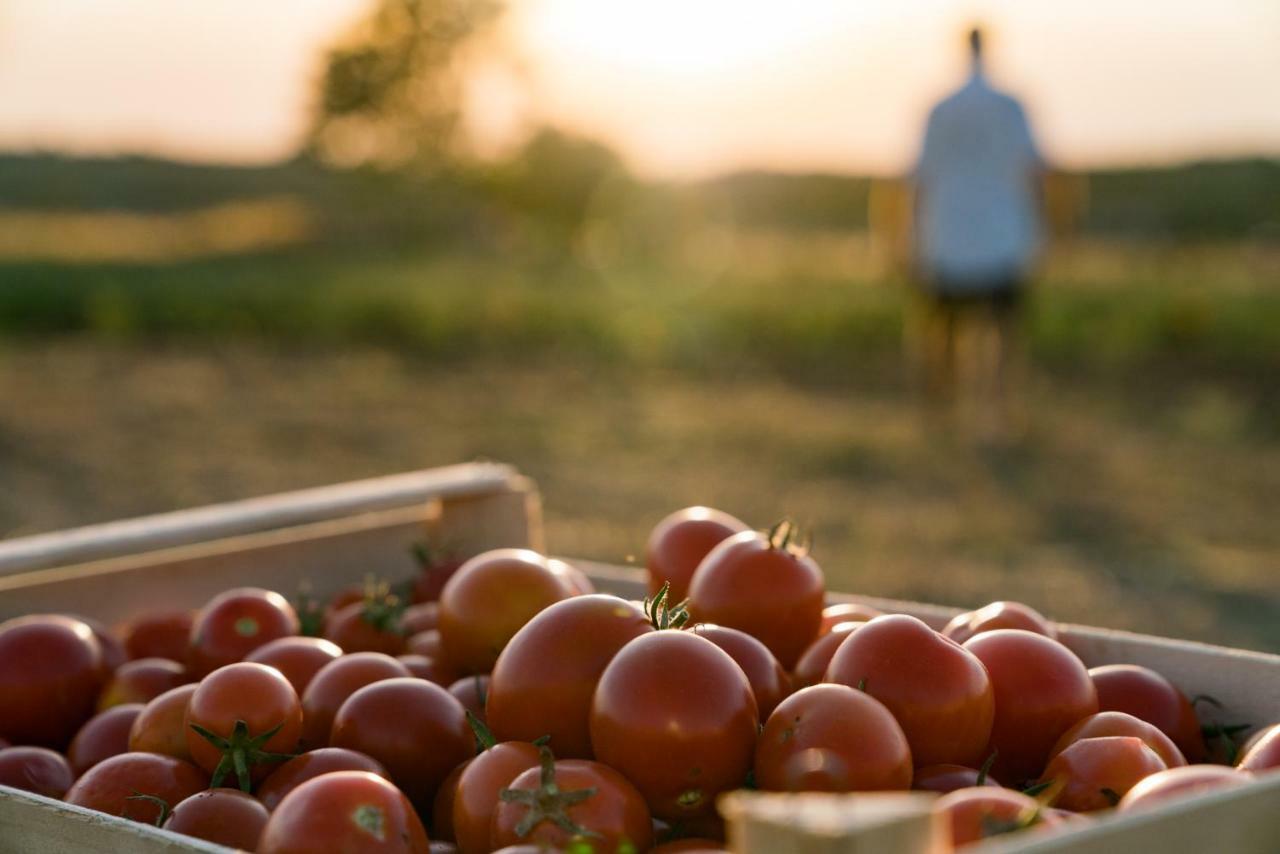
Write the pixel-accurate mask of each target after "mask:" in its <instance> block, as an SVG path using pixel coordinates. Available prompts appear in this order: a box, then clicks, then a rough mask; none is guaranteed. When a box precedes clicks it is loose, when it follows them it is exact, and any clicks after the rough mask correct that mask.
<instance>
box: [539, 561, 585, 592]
mask: <svg viewBox="0 0 1280 854" xmlns="http://www.w3.org/2000/svg"><path fill="white" fill-rule="evenodd" d="M547 565H548V566H550V567H551V571H552V572H554V573H555V574H556V576H557V577H558V578H559V579H560V581H561V582H562V583H563V584H564V586H565V587H567V588H569V595H571V596H586V595H587V594H589V593H595V592H596V586H595V585H594V584H592V583H591V579H590V578H588V577H587V574H586V573H585V572H583V571H582V570H580V569H578V568H577V567H576V566H574V565H573V564H571V563H568V562H566V561H563V560H558V559H556V558H553V557H549V558H547Z"/></svg>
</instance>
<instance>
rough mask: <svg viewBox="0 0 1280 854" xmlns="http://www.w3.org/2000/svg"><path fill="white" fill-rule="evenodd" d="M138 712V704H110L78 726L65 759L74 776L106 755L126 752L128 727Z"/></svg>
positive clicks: (140, 706) (127, 749) (139, 706)
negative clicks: (103, 710)
mask: <svg viewBox="0 0 1280 854" xmlns="http://www.w3.org/2000/svg"><path fill="white" fill-rule="evenodd" d="M141 711H142V704H141V703H126V704H124V705H121V706H113V707H112V708H110V709H107V710H106V711H105V712H99V713H98V714H96V715H94V716H93V717H92V718H90V719H89V720H88V721H87V722H86V723H85V725H84V726H82V727H80V731H79V732H77V733H76V737H75V738H73V739H71V746H70V747H68V748H67V759H68V760H69V761H70V762H71V770H73V771H75V772H76V776H77V777H78V776H80V775H81V774H83V773H84V772H85V771H88V770H89V769H90V768H92V767H93V766H94V765H97V764H98V763H99V762H101V761H102V760H104V759H106V758H108V757H110V756H115V755H116V754H118V753H128V752H129V730H130V728H132V727H133V722H134V721H135V720H136V719H137V717H138V714H139V713H140V712H141Z"/></svg>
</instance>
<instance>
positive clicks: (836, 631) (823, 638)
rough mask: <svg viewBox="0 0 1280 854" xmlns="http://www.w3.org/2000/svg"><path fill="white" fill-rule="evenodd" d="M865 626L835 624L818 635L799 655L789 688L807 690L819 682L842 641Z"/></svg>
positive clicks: (851, 623)
mask: <svg viewBox="0 0 1280 854" xmlns="http://www.w3.org/2000/svg"><path fill="white" fill-rule="evenodd" d="M865 625H866V623H858V622H850V623H836V624H835V625H834V626H832V627H831V629H830V630H829V631H827V632H826V633H825V634H821V635H819V636H818V639H817V640H815V641H814V642H813V643H811V644H809V646H808V647H806V648H805V651H804V652H803V653H801V654H800V660H799V661H797V662H796V667H795V670H794V671H793V672H792V674H791V687H792V688H808V687H809V686H810V685H817V684H818V683H819V682H821V681H822V679H823V677H825V676H826V675H827V667H828V666H830V664H831V657H832V656H834V655H835V654H836V650H837V649H839V647H840V644H842V643H844V639H845V638H846V637H847V636H848V635H849V633H850V632H852V631H854V630H855V629H857V628H858V627H859V626H865Z"/></svg>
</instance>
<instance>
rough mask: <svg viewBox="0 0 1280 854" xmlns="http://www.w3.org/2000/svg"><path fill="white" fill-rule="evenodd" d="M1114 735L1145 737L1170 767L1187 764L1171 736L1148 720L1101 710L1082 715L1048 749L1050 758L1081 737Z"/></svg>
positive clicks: (1145, 740) (1148, 744) (1144, 739)
mask: <svg viewBox="0 0 1280 854" xmlns="http://www.w3.org/2000/svg"><path fill="white" fill-rule="evenodd" d="M1114 735H1129V736H1133V737H1134V738H1140V739H1142V740H1143V741H1144V742H1145V743H1146V745H1147V747H1150V748H1151V749H1152V750H1154V751H1155V752H1156V755H1157V756H1159V757H1160V761H1161V762H1163V763H1164V764H1165V766H1166V767H1168V768H1177V767H1178V766H1179V765H1186V764H1187V760H1186V759H1184V758H1183V756H1182V752H1181V751H1180V750H1178V747H1177V745H1175V744H1174V743H1173V742H1172V741H1171V740H1170V739H1169V736H1167V735H1165V734H1164V733H1162V732H1161V731H1160V730H1158V729H1156V728H1155V727H1154V726H1152V725H1151V724H1149V723H1147V722H1146V721H1143V720H1139V719H1138V718H1135V717H1134V716H1133V715H1127V714H1125V713H1124V712H1098V713H1097V714H1096V715H1090V716H1089V717H1087V718H1082V719H1081V720H1080V721H1078V722H1077V723H1076V724H1074V725H1073V726H1072V727H1071V729H1069V730H1067V731H1066V732H1064V733H1063V734H1062V737H1061V738H1059V739H1058V741H1057V743H1056V744H1054V746H1053V749H1052V750H1050V751H1049V758H1050V759H1052V758H1053V757H1055V756H1057V755H1058V754H1059V753H1061V752H1062V751H1063V750H1064V749H1066V747H1067V745H1069V744H1073V743H1075V742H1077V741H1080V740H1081V739H1085V738H1102V737H1104V736H1114Z"/></svg>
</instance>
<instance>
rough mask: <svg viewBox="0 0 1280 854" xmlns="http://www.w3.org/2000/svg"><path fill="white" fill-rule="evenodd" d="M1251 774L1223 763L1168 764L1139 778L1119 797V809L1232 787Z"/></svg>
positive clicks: (1137, 808)
mask: <svg viewBox="0 0 1280 854" xmlns="http://www.w3.org/2000/svg"><path fill="white" fill-rule="evenodd" d="M1252 779H1253V776H1252V775H1251V774H1246V773H1242V772H1240V771H1237V770H1236V769H1234V768H1227V767H1224V766H1222V765H1184V766H1182V767H1180V768H1169V769H1168V770H1165V771H1157V772H1156V773H1155V774H1152V775H1151V776H1149V777H1147V778H1145V779H1143V780H1141V781H1140V782H1138V783H1137V784H1136V785H1134V787H1133V788H1131V789H1130V790H1129V791H1128V792H1127V793H1125V796H1124V797H1123V798H1121V799H1120V804H1119V806H1118V807H1117V809H1119V810H1120V812H1127V811H1129V810H1143V809H1147V808H1149V807H1153V806H1158V805H1160V804H1163V803H1166V802H1169V801H1174V800H1179V799H1181V798H1189V797H1194V796H1195V795H1198V794H1200V793H1202V792H1208V791H1212V790H1214V789H1225V788H1235V787H1237V786H1245V785H1248V784H1249V782H1250V781H1251V780H1252Z"/></svg>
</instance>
